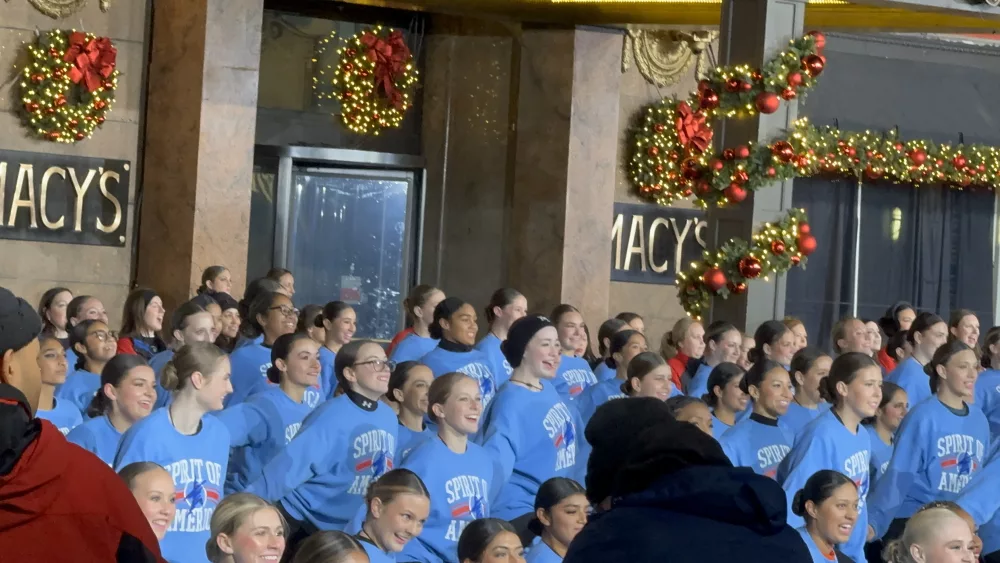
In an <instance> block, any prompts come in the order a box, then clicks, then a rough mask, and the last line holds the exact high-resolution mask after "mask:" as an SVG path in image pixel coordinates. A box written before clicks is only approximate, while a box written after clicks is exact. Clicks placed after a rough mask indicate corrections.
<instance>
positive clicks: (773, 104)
mask: <svg viewBox="0 0 1000 563" xmlns="http://www.w3.org/2000/svg"><path fill="white" fill-rule="evenodd" d="M780 103H781V102H779V101H778V96H777V95H776V94H775V93H774V92H761V93H760V94H757V98H756V99H754V105H755V106H757V111H759V112H761V113H774V112H776V111H778V104H780Z"/></svg>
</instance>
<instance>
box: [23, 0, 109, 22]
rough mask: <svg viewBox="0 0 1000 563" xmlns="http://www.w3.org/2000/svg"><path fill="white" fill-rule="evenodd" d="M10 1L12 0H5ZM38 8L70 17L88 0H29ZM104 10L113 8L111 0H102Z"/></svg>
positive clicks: (46, 13)
mask: <svg viewBox="0 0 1000 563" xmlns="http://www.w3.org/2000/svg"><path fill="white" fill-rule="evenodd" d="M5 1H7V2H10V0H5ZM28 2H29V3H30V4H31V5H32V6H34V7H35V9H36V10H38V11H39V12H41V13H43V14H45V15H46V16H49V17H50V18H54V19H62V18H68V17H69V16H72V15H73V14H75V13H77V12H79V11H80V10H82V9H83V7H84V6H86V5H87V0H28ZM100 6H101V11H102V12H107V11H108V10H109V9H111V0H100Z"/></svg>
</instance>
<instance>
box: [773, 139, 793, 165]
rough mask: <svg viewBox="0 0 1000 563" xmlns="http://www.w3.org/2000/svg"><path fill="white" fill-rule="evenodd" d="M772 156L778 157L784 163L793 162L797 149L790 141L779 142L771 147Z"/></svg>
mask: <svg viewBox="0 0 1000 563" xmlns="http://www.w3.org/2000/svg"><path fill="white" fill-rule="evenodd" d="M771 154H773V155H774V156H776V157H778V159H779V160H781V161H782V162H791V161H792V158H793V157H794V156H795V149H793V148H792V145H790V144H789V143H788V141H778V142H776V143H774V144H773V145H771Z"/></svg>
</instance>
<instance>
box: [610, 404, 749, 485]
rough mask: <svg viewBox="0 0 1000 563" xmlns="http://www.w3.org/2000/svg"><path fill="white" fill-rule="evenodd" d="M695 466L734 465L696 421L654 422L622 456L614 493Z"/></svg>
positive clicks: (614, 480)
mask: <svg viewBox="0 0 1000 563" xmlns="http://www.w3.org/2000/svg"><path fill="white" fill-rule="evenodd" d="M633 400H635V399H626V401H633ZM694 466H721V467H732V466H733V464H732V463H731V462H730V461H729V458H728V457H726V454H725V453H724V452H723V451H722V446H720V445H719V442H717V441H716V440H715V438H713V437H711V436H709V435H708V434H705V432H704V431H703V430H701V429H700V428H698V427H697V426H695V425H694V424H690V423H687V422H674V423H673V424H670V425H666V424H656V425H653V426H651V427H650V428H647V429H646V430H644V431H642V432H641V433H640V434H639V435H638V436H637V437H636V440H635V442H634V445H633V447H632V448H631V450H630V451H629V453H628V455H627V456H625V457H624V459H622V462H621V465H620V468H619V470H618V473H617V474H616V475H615V477H614V479H613V482H612V483H611V494H612V495H614V497H616V498H617V497H622V496H625V495H627V494H630V493H637V492H639V491H643V490H645V489H646V488H647V487H649V486H650V485H652V484H653V483H655V482H656V481H658V480H659V479H660V478H661V477H663V476H665V475H669V474H670V473H674V472H675V471H680V470H681V469H686V468H688V467H694Z"/></svg>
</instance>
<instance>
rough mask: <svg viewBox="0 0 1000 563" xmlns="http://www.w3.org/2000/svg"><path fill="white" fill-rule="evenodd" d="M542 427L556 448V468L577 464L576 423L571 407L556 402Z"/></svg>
mask: <svg viewBox="0 0 1000 563" xmlns="http://www.w3.org/2000/svg"><path fill="white" fill-rule="evenodd" d="M542 427H543V428H545V431H546V432H547V433H548V435H549V439H550V440H551V441H552V445H553V446H554V447H555V449H556V466H555V470H556V471H559V470H562V469H566V468H570V467H573V466H574V465H576V425H575V424H574V423H573V415H572V414H571V413H570V410H569V408H568V407H567V406H566V405H565V404H564V403H561V402H560V403H556V404H555V405H554V406H553V407H552V408H551V409H549V412H548V413H546V415H545V418H544V419H543V420H542Z"/></svg>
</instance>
